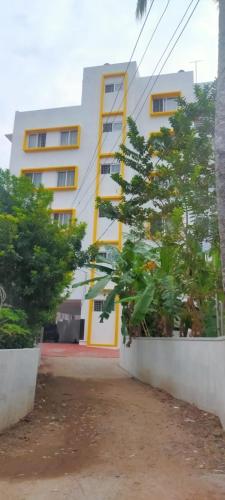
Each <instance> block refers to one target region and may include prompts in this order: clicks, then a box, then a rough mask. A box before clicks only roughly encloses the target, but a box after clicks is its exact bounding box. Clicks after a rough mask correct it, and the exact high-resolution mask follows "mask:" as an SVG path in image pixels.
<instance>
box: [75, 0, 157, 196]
mask: <svg viewBox="0 0 225 500" xmlns="http://www.w3.org/2000/svg"><path fill="white" fill-rule="evenodd" d="M154 2H155V0H152V1H151V4H150V7H149V9H148V12H147V15H146V17H145V20H144V22H143V24H142V27H141V29H140V32H139V34H138V37H137V40H136V42H135V44H134V47H133V50H132V53H131V56H130V59H129V62H128V64H127V67H126V69H125V72H127V71H128V69H129V67H130V64H131V61H132V57H133V55H134V53H135V50H136V48H137V45H138V42H139V40H140V38H141V35H142V33H143V31H144V27H145V25H146V23H147V20H148V18H149V15H150V13H151V10H152V7H153V4H154ZM119 92H120V90H119V89H118V91H117V94H116V96H115V99H114V101H113V104H112V107H111V110H110V112H112V111H113V108H114V106H115V104H116V101H117V98H118V95H119ZM100 140H101V139H100V138H99V139H98V142H97V144H96V147H95V150H94V153H93V155H92V157H91V160H90V162H89V163H88V166H87V168H86V171H85V174H84V177H83V181H82V182H81V185H80V188H79V191H78V192H77V193H76V195H75V197H74V200H73V201H72V206H73V205H74V203H75V202H76V201H77V199H78V197H79V195H80V193H81V189H82V186H83V185H84V183H85V181H86V178H85V175H86V173H87V172H88V170H89V167H90V166H91V164H92V162H94V161H95V159H96V158H97V156H96V153H97V151H98V147H99V145H100Z"/></svg>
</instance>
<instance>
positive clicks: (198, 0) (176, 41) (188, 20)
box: [96, 0, 200, 242]
mask: <svg viewBox="0 0 225 500" xmlns="http://www.w3.org/2000/svg"><path fill="white" fill-rule="evenodd" d="M199 2H200V0H197V2H196V4H195V6H194V8H193V9H192V11H191V14H190V16H189V17H188V19H187V21H186V23H185V24H184V26H183V28H182V30H181V32H180V33H179V35H178V37H177V39H176V40H175V43H174V44H173V46H172V48H171V50H170V52H169V54H168V56H167V58H166V60H165V61H164V63H163V65H162V67H161V69H160V73H159V74H158V75H157V78H158V77H159V76H160V74H161V72H162V70H163V68H164V66H165V64H166V63H167V61H168V59H169V57H170V55H171V54H172V52H173V50H174V49H175V47H176V45H177V43H178V41H179V40H180V38H181V36H182V34H183V32H184V30H185V28H186V27H187V25H188V23H189V22H190V20H191V18H192V16H193V14H194V12H195V10H196V8H197V6H198V4H199ZM192 3H193V0H192V2H190V5H191V4H192ZM190 5H189V6H190ZM182 19H183V18H182ZM181 22H182V21H181ZM176 31H177V30H176ZM156 81H157V80H156ZM154 84H155V82H154ZM147 87H148V85H147V86H146V89H147ZM146 89H145V90H146ZM147 98H148V96H147ZM147 98H146V99H145V101H144V103H143V105H142V107H141V109H140V110H139V113H138V115H137V117H138V116H139V115H140V113H141V111H142V109H143V107H144V105H145V103H146V100H147ZM114 222H115V220H114V219H113V220H112V221H111V222H110V224H109V225H108V226H107V227H106V228H105V230H104V232H103V233H102V234H101V235H100V236H99V238H98V239H97V240H96V242H98V241H100V240H101V238H102V237H103V236H104V234H105V233H106V232H107V231H108V229H109V228H110V227H111V226H112V224H113V223H114Z"/></svg>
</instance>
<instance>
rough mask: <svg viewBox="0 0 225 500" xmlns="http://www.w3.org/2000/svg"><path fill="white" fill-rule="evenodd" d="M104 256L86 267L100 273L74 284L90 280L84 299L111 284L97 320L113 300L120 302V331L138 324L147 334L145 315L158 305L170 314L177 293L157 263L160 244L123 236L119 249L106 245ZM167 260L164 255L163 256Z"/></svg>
mask: <svg viewBox="0 0 225 500" xmlns="http://www.w3.org/2000/svg"><path fill="white" fill-rule="evenodd" d="M109 250H110V251H109V256H108V258H107V259H105V258H102V257H100V256H97V258H96V262H95V263H92V264H89V266H88V267H90V268H91V269H93V268H94V269H95V270H97V271H99V272H101V273H102V276H95V277H94V278H91V279H90V280H86V281H83V282H81V283H77V284H75V285H74V286H75V287H78V286H82V285H85V284H90V289H89V291H88V292H87V294H86V296H85V298H86V299H89V300H90V299H94V298H95V297H97V296H98V295H100V294H101V293H103V291H104V289H105V288H106V287H107V285H108V284H109V282H111V283H112V284H113V288H112V289H111V290H110V292H109V293H108V295H107V299H106V301H105V302H104V307H103V311H102V313H101V315H100V322H103V321H104V320H105V319H108V318H109V316H110V314H111V312H112V311H113V310H114V303H115V301H117V302H120V303H121V305H122V317H121V319H122V335H123V336H124V337H125V336H126V335H127V334H128V335H130V336H133V335H136V334H137V333H138V332H140V327H141V329H142V331H143V332H144V333H145V335H150V333H151V332H150V330H149V328H148V325H147V324H146V321H145V319H146V317H147V316H149V314H150V313H155V312H156V311H158V310H159V309H160V308H161V311H162V314H164V315H167V316H168V315H170V316H173V315H174V314H175V309H176V307H177V304H178V300H177V296H178V294H179V293H180V292H179V291H178V290H177V289H176V287H175V286H174V282H173V279H172V277H170V276H168V275H166V274H165V272H164V271H163V269H162V266H161V260H162V259H161V256H160V252H161V249H160V248H153V247H152V246H151V245H149V244H148V243H146V242H144V241H131V240H127V241H126V242H125V244H124V246H123V250H122V251H121V252H120V251H119V250H118V249H116V248H115V247H110V248H109ZM167 260H168V259H167Z"/></svg>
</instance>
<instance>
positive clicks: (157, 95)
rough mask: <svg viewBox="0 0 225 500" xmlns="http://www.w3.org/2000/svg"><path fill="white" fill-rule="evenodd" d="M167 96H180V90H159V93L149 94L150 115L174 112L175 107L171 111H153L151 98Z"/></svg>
mask: <svg viewBox="0 0 225 500" xmlns="http://www.w3.org/2000/svg"><path fill="white" fill-rule="evenodd" d="M167 97H181V91H180V90H176V91H174V92H160V93H159V94H151V95H150V115H151V116H154V117H157V116H171V115H173V114H174V113H176V111H177V110H176V109H174V110H171V111H157V112H154V111H153V100H154V99H165V98H167Z"/></svg>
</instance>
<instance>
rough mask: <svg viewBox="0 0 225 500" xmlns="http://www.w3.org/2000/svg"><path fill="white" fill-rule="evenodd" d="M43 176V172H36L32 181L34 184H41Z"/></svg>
mask: <svg viewBox="0 0 225 500" xmlns="http://www.w3.org/2000/svg"><path fill="white" fill-rule="evenodd" d="M41 176H42V174H41V173H40V172H34V173H33V179H32V182H33V184H34V186H40V184H41Z"/></svg>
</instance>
